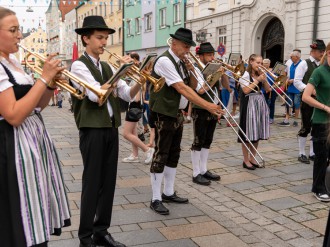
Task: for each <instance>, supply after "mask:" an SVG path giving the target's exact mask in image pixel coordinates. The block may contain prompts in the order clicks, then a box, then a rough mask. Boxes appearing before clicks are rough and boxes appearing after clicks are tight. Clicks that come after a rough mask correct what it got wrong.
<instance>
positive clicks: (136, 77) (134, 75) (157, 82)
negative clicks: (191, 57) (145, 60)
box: [103, 47, 165, 92]
mask: <svg viewBox="0 0 330 247" xmlns="http://www.w3.org/2000/svg"><path fill="white" fill-rule="evenodd" d="M103 49H104V50H105V51H106V52H107V53H109V58H108V63H109V64H111V65H112V66H113V67H114V68H115V69H118V68H119V65H118V64H117V63H114V62H112V61H111V58H112V57H114V58H115V59H117V60H120V59H121V56H119V55H117V54H115V53H113V52H111V51H109V50H108V49H106V48H105V47H103ZM126 75H127V76H128V77H130V78H131V79H132V80H133V81H135V82H136V83H139V84H140V85H141V86H142V85H143V84H144V83H145V81H146V80H148V81H149V82H150V83H151V84H152V85H153V87H154V92H158V91H159V90H160V89H161V88H162V87H163V86H164V84H165V78H164V77H161V78H159V79H156V78H155V77H153V76H151V75H149V74H148V73H146V72H144V71H140V69H139V68H138V67H137V66H136V65H132V66H131V68H130V70H129V71H128V72H127V73H126ZM140 77H142V78H143V80H142V81H141V79H140Z"/></svg>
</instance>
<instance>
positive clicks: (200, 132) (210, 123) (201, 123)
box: [191, 108, 217, 151]
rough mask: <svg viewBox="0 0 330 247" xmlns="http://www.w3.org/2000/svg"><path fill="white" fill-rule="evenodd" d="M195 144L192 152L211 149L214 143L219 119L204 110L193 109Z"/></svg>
mask: <svg viewBox="0 0 330 247" xmlns="http://www.w3.org/2000/svg"><path fill="white" fill-rule="evenodd" d="M191 116H192V118H193V128H194V142H193V144H192V146H191V150H196V151H201V149H202V148H206V149H209V148H210V146H211V143H212V141H213V134H214V130H215V127H216V124H217V119H216V117H215V116H213V115H212V114H211V113H209V112H208V111H206V110H203V109H195V108H194V109H193V110H192V114H191Z"/></svg>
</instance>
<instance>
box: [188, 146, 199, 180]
mask: <svg viewBox="0 0 330 247" xmlns="http://www.w3.org/2000/svg"><path fill="white" fill-rule="evenodd" d="M190 153H191V163H192V166H193V177H197V175H198V174H200V173H201V169H200V157H201V151H196V150H191V152H190Z"/></svg>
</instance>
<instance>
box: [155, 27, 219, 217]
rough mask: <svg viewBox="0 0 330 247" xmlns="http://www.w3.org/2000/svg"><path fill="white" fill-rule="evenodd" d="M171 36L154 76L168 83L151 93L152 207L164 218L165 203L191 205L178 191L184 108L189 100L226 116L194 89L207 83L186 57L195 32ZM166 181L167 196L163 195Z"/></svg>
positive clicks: (189, 31)
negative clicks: (176, 175) (194, 73)
mask: <svg viewBox="0 0 330 247" xmlns="http://www.w3.org/2000/svg"><path fill="white" fill-rule="evenodd" d="M170 36H171V37H172V42H171V43H170V49H169V50H167V51H166V52H164V53H163V54H162V55H160V56H159V57H158V58H157V60H156V62H155V64H154V67H153V71H152V76H153V77H156V78H160V77H165V80H166V84H165V85H164V87H163V88H162V89H161V90H160V91H159V92H154V91H152V90H150V102H149V103H150V109H151V111H152V113H151V115H152V118H153V119H154V121H155V126H156V128H155V130H156V136H155V143H156V145H155V153H154V156H153V160H152V164H151V168H150V176H151V185H152V193H153V195H152V201H151V204H150V208H151V209H152V210H154V211H155V212H156V213H158V214H162V215H167V214H169V210H168V209H167V208H166V207H165V206H164V205H163V203H162V201H165V202H174V203H188V199H187V198H181V197H179V196H177V194H176V192H174V181H175V174H176V167H177V164H178V161H179V158H180V151H181V149H180V144H181V139H182V132H183V116H182V113H181V109H184V108H185V107H186V106H187V104H188V100H189V101H191V102H192V103H194V104H196V105H199V106H201V107H203V108H205V109H207V110H208V111H209V112H210V113H212V114H215V115H219V114H222V113H223V111H222V110H221V108H220V106H217V105H215V104H213V103H210V102H207V101H206V100H204V99H202V98H200V97H198V96H197V94H196V93H195V92H194V90H193V89H196V87H197V83H198V82H197V79H198V80H200V82H203V79H202V78H198V77H196V78H197V79H196V78H195V77H194V76H193V75H192V74H190V75H189V72H188V71H189V70H190V71H192V72H194V66H193V65H192V64H191V63H190V62H188V61H186V56H187V54H188V53H189V50H190V47H191V46H195V45H196V44H195V42H194V41H193V39H192V32H191V30H189V29H186V28H179V29H178V30H177V31H176V32H175V34H170ZM151 89H152V88H151ZM163 178H164V193H163V194H161V184H162V180H163Z"/></svg>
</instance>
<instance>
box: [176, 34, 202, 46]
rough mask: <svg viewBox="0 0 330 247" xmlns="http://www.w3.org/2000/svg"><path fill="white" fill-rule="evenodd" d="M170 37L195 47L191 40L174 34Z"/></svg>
mask: <svg viewBox="0 0 330 247" xmlns="http://www.w3.org/2000/svg"><path fill="white" fill-rule="evenodd" d="M170 36H171V37H172V38H173V39H177V40H180V41H182V42H184V43H186V44H188V45H190V46H196V43H195V42H194V41H193V40H190V39H186V38H184V37H182V36H177V35H175V34H170Z"/></svg>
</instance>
